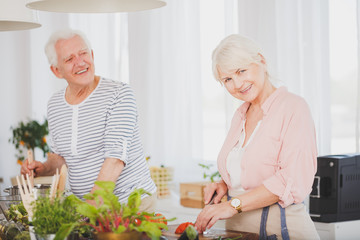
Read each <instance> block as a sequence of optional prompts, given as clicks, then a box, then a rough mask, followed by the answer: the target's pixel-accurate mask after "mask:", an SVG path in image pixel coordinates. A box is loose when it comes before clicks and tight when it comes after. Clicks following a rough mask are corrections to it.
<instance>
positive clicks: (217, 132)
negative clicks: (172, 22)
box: [200, 0, 239, 161]
mask: <svg viewBox="0 0 360 240" xmlns="http://www.w3.org/2000/svg"><path fill="white" fill-rule="evenodd" d="M236 9H237V7H236V1H232V0H231V1H207V0H201V1H200V29H201V33H200V36H201V43H200V46H201V80H202V101H203V131H202V132H203V149H204V150H203V159H204V160H205V161H215V160H216V158H217V155H218V154H219V151H220V148H221V146H222V144H223V142H224V139H225V136H226V134H227V130H228V127H229V123H230V121H231V117H232V115H233V113H234V111H235V107H236V106H235V104H234V107H232V102H233V101H234V100H233V98H232V97H230V96H229V94H228V93H227V92H226V90H225V88H224V87H222V86H221V84H220V83H219V82H217V81H216V80H215V78H214V76H213V74H212V66H211V63H212V60H211V54H212V51H213V50H214V49H215V47H216V46H217V45H218V44H219V42H220V41H221V40H222V39H223V38H224V37H225V36H227V35H229V34H232V33H236V32H237V12H236ZM238 105H239V104H238ZM238 105H237V106H238Z"/></svg>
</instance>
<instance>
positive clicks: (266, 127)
mask: <svg viewBox="0 0 360 240" xmlns="http://www.w3.org/2000/svg"><path fill="white" fill-rule="evenodd" d="M212 60H213V73H214V75H215V78H216V79H217V80H218V81H220V82H221V84H223V85H224V86H225V88H226V89H227V91H228V92H229V93H230V94H231V95H232V96H233V97H235V98H237V99H239V100H242V101H244V103H243V104H242V105H241V106H240V107H239V108H238V109H237V111H236V112H235V114H234V117H233V120H232V123H231V127H230V130H229V133H228V135H227V137H226V139H225V142H224V145H223V147H222V149H221V151H220V153H219V156H218V169H219V172H220V174H221V178H222V179H221V181H220V182H217V183H212V184H210V185H208V186H207V187H206V188H205V204H208V203H209V202H210V200H211V197H212V196H213V195H214V193H216V195H215V197H214V203H215V204H213V205H207V206H206V207H205V208H204V209H203V210H202V212H201V213H200V214H199V216H198V217H197V220H196V228H197V229H198V230H199V231H200V232H203V231H205V229H206V228H211V227H212V226H213V225H214V224H215V222H216V221H217V220H219V219H226V228H227V229H231V230H238V231H246V232H256V233H260V238H261V239H265V238H266V237H268V236H271V237H277V238H283V239H289V238H291V239H318V238H319V237H318V234H317V232H316V229H315V227H314V223H313V222H312V220H311V218H310V216H309V214H308V213H307V211H306V207H305V205H304V203H303V201H304V199H305V198H306V197H307V196H308V194H309V193H310V192H311V187H312V183H313V179H314V175H315V173H316V168H317V165H316V161H317V160H316V159H317V149H316V137H315V129H314V124H313V120H312V117H311V114H310V111H309V107H308V105H307V104H306V102H305V101H304V99H302V98H301V97H299V96H296V95H294V94H292V93H290V92H288V91H287V89H286V88H285V87H280V88H276V87H274V85H273V84H272V83H271V82H270V75H269V73H268V69H267V64H266V59H265V57H264V55H263V54H262V51H261V50H260V48H259V47H258V46H257V45H256V44H255V43H254V42H253V41H251V40H250V39H247V38H245V37H242V36H239V35H231V36H228V37H227V38H225V39H224V40H223V41H221V42H220V44H219V46H218V47H217V48H216V49H215V50H214V52H213V57H212ZM226 194H228V199H230V200H229V201H225V202H221V201H220V200H221V198H222V197H223V196H224V195H226Z"/></svg>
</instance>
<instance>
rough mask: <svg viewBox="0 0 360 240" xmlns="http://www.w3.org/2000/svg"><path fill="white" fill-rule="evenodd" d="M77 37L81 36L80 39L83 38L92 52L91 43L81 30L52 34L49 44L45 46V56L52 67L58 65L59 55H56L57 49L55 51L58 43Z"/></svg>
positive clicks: (66, 30) (67, 30) (65, 30)
mask: <svg viewBox="0 0 360 240" xmlns="http://www.w3.org/2000/svg"><path fill="white" fill-rule="evenodd" d="M75 36H79V37H80V38H82V40H84V42H85V44H86V46H87V47H88V48H89V50H91V45H90V42H89V40H88V39H87V37H86V36H85V34H84V33H83V32H81V31H79V30H73V29H63V30H59V31H56V32H54V33H53V34H51V36H50V38H49V40H48V42H47V43H46V45H45V54H46V56H47V58H48V61H49V63H50V65H52V66H56V65H57V53H56V49H55V45H56V43H57V42H58V41H59V40H61V39H63V40H67V39H70V38H73V37H75Z"/></svg>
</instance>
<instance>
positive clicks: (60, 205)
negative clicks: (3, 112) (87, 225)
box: [32, 196, 81, 239]
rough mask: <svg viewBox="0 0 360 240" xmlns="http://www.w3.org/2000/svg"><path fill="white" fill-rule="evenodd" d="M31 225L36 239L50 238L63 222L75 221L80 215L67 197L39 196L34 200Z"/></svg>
mask: <svg viewBox="0 0 360 240" xmlns="http://www.w3.org/2000/svg"><path fill="white" fill-rule="evenodd" d="M34 204H35V206H34V215H33V219H32V225H33V226H34V232H35V234H36V236H37V239H52V238H54V237H55V234H56V232H57V231H58V230H59V229H60V227H61V226H62V225H64V224H70V223H77V222H78V221H80V219H81V216H80V214H78V213H77V212H76V209H75V206H74V205H73V202H72V201H71V200H70V199H69V197H67V198H65V199H62V198H60V197H56V198H54V199H50V197H49V196H45V197H43V196H40V197H39V198H38V199H37V200H36V201H35V202H34Z"/></svg>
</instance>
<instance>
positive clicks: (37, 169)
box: [21, 159, 45, 177]
mask: <svg viewBox="0 0 360 240" xmlns="http://www.w3.org/2000/svg"><path fill="white" fill-rule="evenodd" d="M44 169H45V166H44V164H43V163H42V162H39V161H35V160H34V161H33V162H32V163H30V164H29V161H28V159H26V160H25V161H24V162H23V164H22V165H21V174H22V175H25V176H26V174H28V175H29V176H31V170H34V177H37V176H41V175H43V174H42V173H43V172H44Z"/></svg>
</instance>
